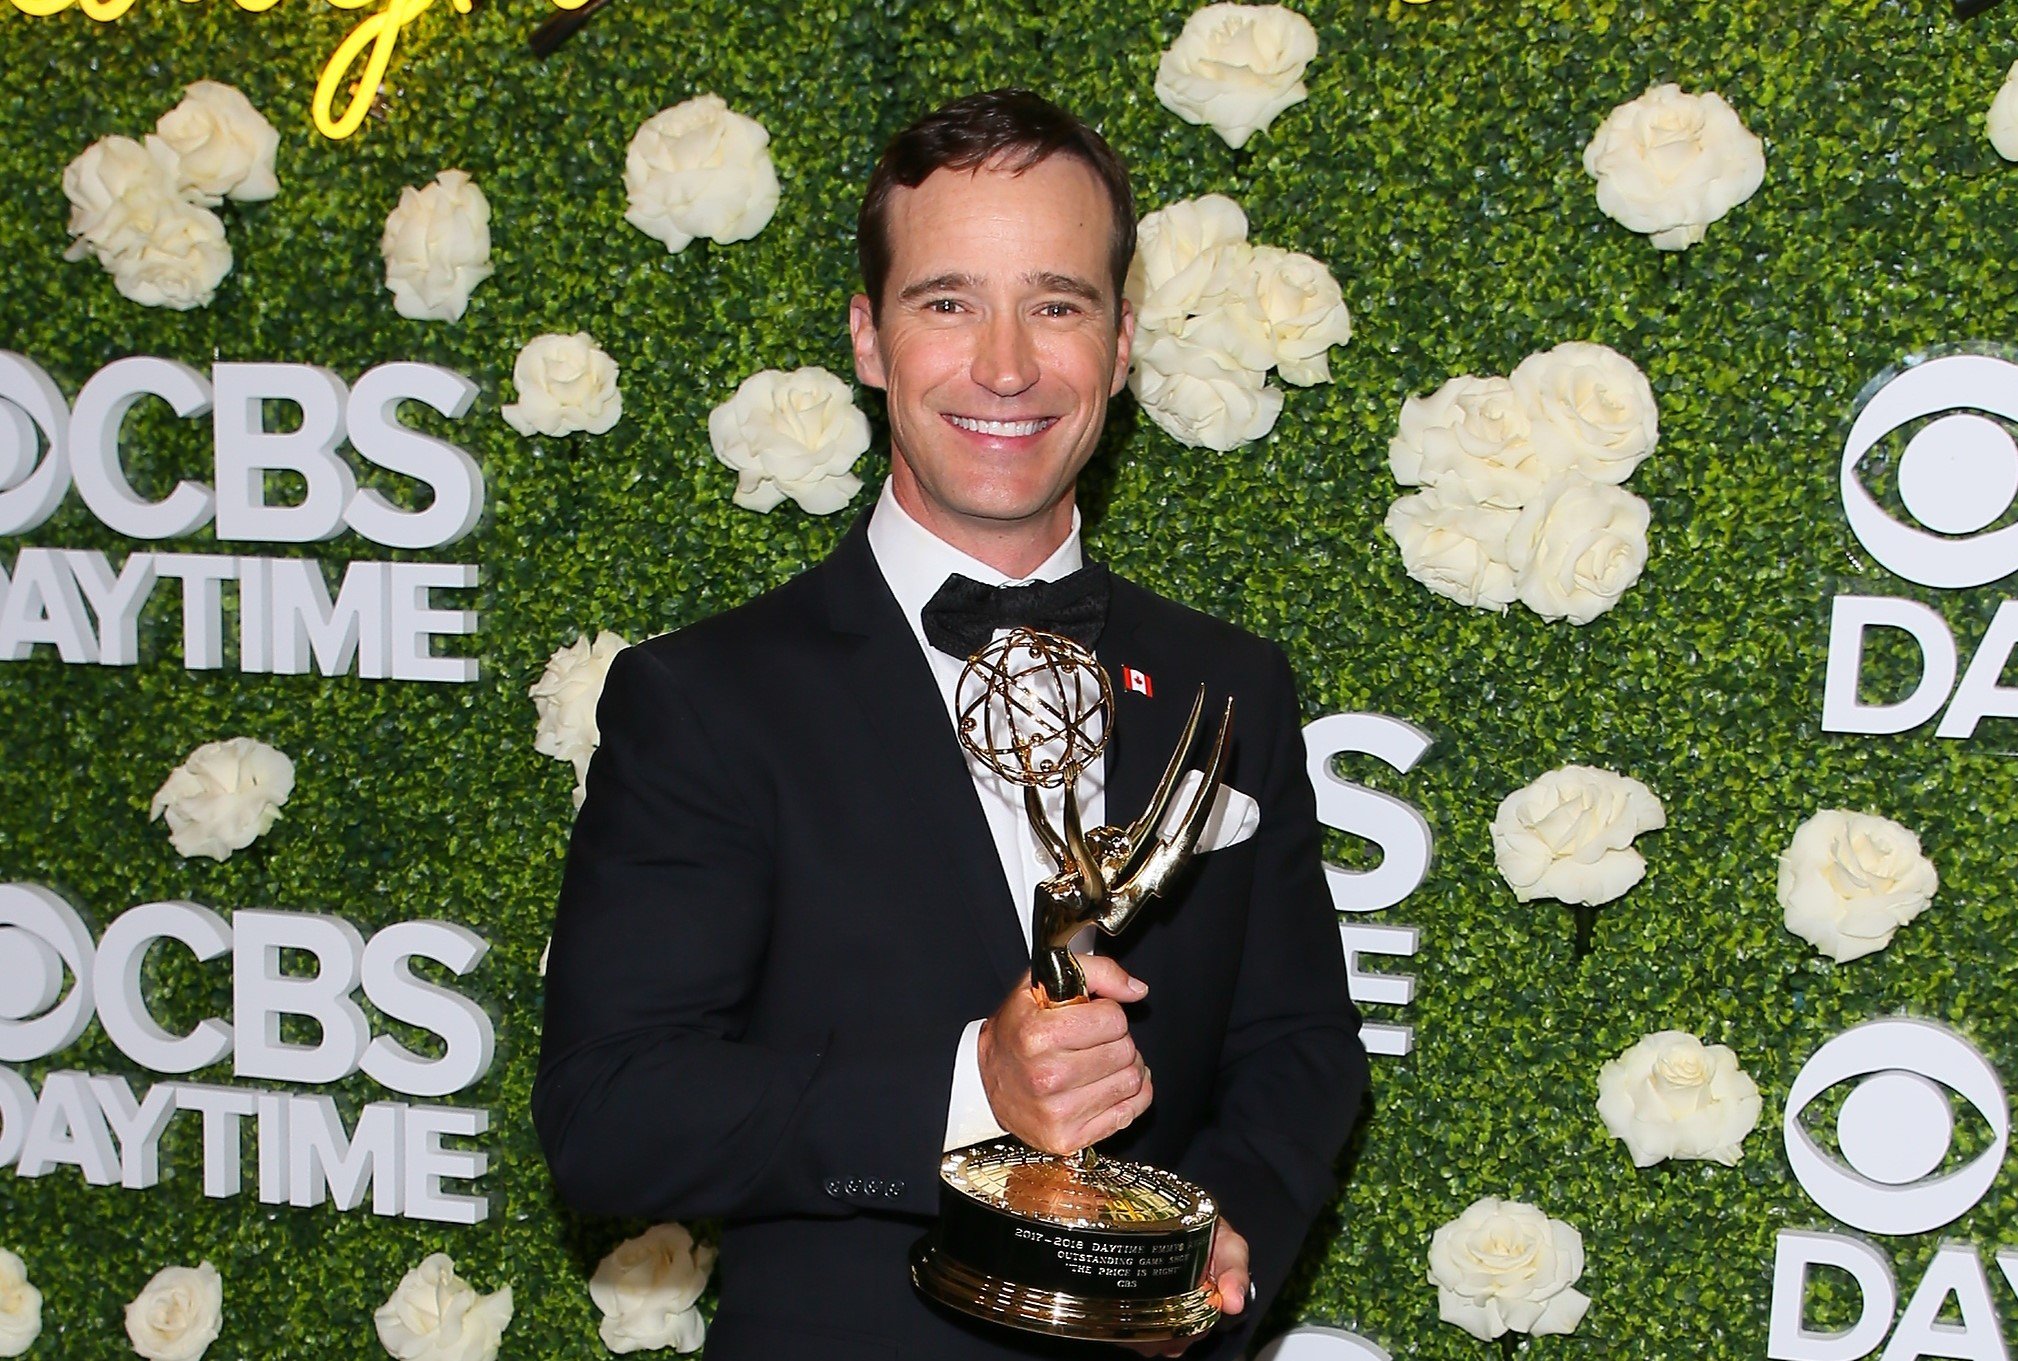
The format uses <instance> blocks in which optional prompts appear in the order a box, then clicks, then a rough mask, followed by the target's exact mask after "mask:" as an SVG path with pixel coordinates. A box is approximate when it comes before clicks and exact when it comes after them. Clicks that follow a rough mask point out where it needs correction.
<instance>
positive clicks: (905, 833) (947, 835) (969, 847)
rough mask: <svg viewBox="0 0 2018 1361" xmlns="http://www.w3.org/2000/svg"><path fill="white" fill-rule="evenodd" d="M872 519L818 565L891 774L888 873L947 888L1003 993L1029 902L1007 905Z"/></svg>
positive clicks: (950, 910)
mask: <svg viewBox="0 0 2018 1361" xmlns="http://www.w3.org/2000/svg"><path fill="white" fill-rule="evenodd" d="M867 528H868V516H867V515H864V516H863V517H862V518H861V519H859V520H857V521H856V523H855V526H854V528H852V529H851V530H849V532H848V533H847V535H846V536H845V537H843V539H842V540H841V542H840V544H839V546H837V547H836V548H835V550H834V552H833V554H832V555H831V556H829V557H828V559H827V560H826V561H825V562H824V563H823V564H821V567H820V569H819V570H820V572H821V573H822V575H823V577H824V582H823V584H824V586H825V588H826V596H827V608H828V618H829V622H830V623H831V624H832V625H833V626H834V628H835V630H836V631H837V632H839V633H841V634H844V635H847V636H848V639H847V640H848V643H849V644H852V646H851V647H850V648H849V649H848V650H847V651H846V658H847V660H846V662H845V664H844V668H843V669H844V670H845V672H846V680H847V686H848V691H849V693H850V695H851V697H852V698H853V700H854V701H855V703H856V705H857V706H858V707H859V709H860V711H861V712H862V714H863V715H864V717H866V718H867V719H868V721H869V724H870V727H871V728H872V730H873V732H874V739H875V741H874V745H875V747H876V750H877V752H878V754H879V756H880V758H881V759H882V760H884V761H885V762H887V764H888V766H889V768H890V776H891V778H890V780H889V782H888V785H889V787H890V788H891V789H893V790H894V791H896V792H895V799H896V802H895V804H894V806H892V807H890V808H888V809H886V810H884V813H885V816H886V820H887V822H888V824H889V827H890V836H891V842H892V852H893V853H892V855H891V857H890V862H889V863H890V865H891V873H893V874H897V873H903V872H904V867H906V866H915V867H917V870H918V872H919V873H922V874H924V875H926V876H928V877H929V879H930V880H931V881H932V882H934V883H937V884H939V885H941V886H942V887H943V888H944V895H943V896H944V900H945V903H946V908H945V912H946V915H947V916H948V917H957V918H959V919H961V920H962V921H964V922H965V923H966V925H965V927H964V928H963V927H961V926H959V925H956V924H954V923H952V922H948V923H947V924H946V927H945V930H946V931H947V933H948V938H949V939H954V938H957V937H955V936H954V935H953V933H956V932H964V933H965V934H966V935H967V938H968V939H970V940H971V941H972V942H973V943H974V944H975V946H976V947H977V948H978V949H979V950H980V951H981V953H982V954H983V956H984V957H985V958H986V959H987V960H988V962H989V965H990V967H991V968H992V969H993V970H994V972H995V973H996V974H997V975H998V979H999V982H1000V985H1001V988H1002V990H1003V991H1004V992H1006V991H1007V990H1008V989H1009V988H1010V986H1011V985H1013V984H1014V983H1015V981H1016V979H1017V977H1018V976H1019V975H1020V974H1021V973H1022V972H1023V970H1024V969H1025V968H1027V967H1028V966H1029V962H1030V959H1029V952H1028V950H1027V949H1026V948H1025V946H1024V943H1023V934H1022V930H1021V927H1020V926H1019V925H1018V916H1019V914H1021V913H1023V912H1026V911H1028V908H1029V905H1028V904H1027V903H1026V904H1016V903H1013V902H1012V901H1011V898H1010V893H1009V883H1008V880H1007V879H1006V878H1004V877H1003V873H1002V862H1001V860H1000V859H999V857H998V856H997V855H996V851H995V840H994V837H993V836H992V835H991V834H990V833H989V830H988V819H987V817H986V815H985V814H983V812H982V811H981V803H980V799H979V797H978V796H977V795H976V794H975V791H974V781H973V777H972V776H971V775H969V774H968V770H967V758H966V755H965V753H964V752H963V751H962V750H961V747H960V740H959V738H958V737H956V736H955V735H954V733H953V726H952V724H951V723H950V722H949V721H948V720H947V718H946V710H945V703H944V701H943V700H942V699H941V698H940V694H939V687H938V684H937V682H936V681H934V680H933V677H932V669H931V665H930V664H929V663H928V662H927V661H926V660H925V656H924V653H923V651H922V650H921V649H920V648H919V646H918V640H917V638H916V637H915V636H914V635H913V634H912V632H911V629H910V626H909V625H908V624H906V623H905V621H904V617H903V614H902V613H901V611H900V609H899V607H898V605H897V601H896V598H895V597H894V596H892V595H891V594H890V588H889V584H888V583H887V582H885V581H884V580H883V574H882V572H881V570H880V569H879V568H878V567H877V566H876V559H875V555H874V553H873V552H872V551H871V549H870V547H869V536H868V532H867Z"/></svg>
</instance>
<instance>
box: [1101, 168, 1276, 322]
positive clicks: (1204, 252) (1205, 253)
mask: <svg viewBox="0 0 2018 1361" xmlns="http://www.w3.org/2000/svg"><path fill="white" fill-rule="evenodd" d="M1246 240H1247V214H1245V213H1243V212H1241V211H1240V205H1239V204H1237V203H1235V202H1234V201H1233V200H1232V199H1230V198H1228V197H1226V196H1225V195H1224V194H1207V195H1205V196H1204V197H1203V198H1195V199H1185V200H1183V201H1181V202H1178V203H1173V204H1171V205H1169V206H1168V207H1166V208H1159V209H1157V210H1156V211H1155V212H1153V213H1150V214H1149V215H1148V216H1146V217H1144V218H1143V219H1142V221H1141V222H1139V223H1137V224H1136V227H1135V258H1134V259H1133V260H1131V261H1130V262H1129V265H1128V283H1127V287H1126V288H1125V290H1124V292H1125V294H1126V296H1127V298H1128V301H1129V302H1130V303H1131V304H1132V305H1133V306H1134V308H1135V327H1136V334H1137V335H1138V336H1140V335H1141V334H1142V333H1143V332H1145V331H1162V330H1167V329H1169V328H1171V327H1173V326H1177V325H1180V324H1182V322H1183V321H1184V319H1185V318H1186V317H1188V316H1190V315H1191V314H1192V313H1193V312H1195V311H1196V310H1198V307H1199V305H1200V303H1201V301H1202V300H1203V298H1204V297H1205V293H1206V290H1207V288H1208V287H1209V286H1211V285H1212V284H1213V283H1214V278H1215V274H1216V273H1217V269H1218V265H1219V263H1220V262H1219V256H1218V248H1219V247H1221V246H1226V245H1232V244H1236V243H1239V242H1244V241H1246Z"/></svg>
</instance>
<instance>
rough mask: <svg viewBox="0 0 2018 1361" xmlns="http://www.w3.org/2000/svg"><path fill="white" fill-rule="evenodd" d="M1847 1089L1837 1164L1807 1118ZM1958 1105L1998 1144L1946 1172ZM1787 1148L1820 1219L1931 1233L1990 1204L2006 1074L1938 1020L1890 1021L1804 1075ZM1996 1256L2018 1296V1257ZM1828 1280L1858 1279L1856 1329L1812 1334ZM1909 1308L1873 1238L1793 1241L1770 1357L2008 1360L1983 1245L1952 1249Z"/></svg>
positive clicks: (1948, 1246)
mask: <svg viewBox="0 0 2018 1361" xmlns="http://www.w3.org/2000/svg"><path fill="white" fill-rule="evenodd" d="M1848 1082H1855V1084H1856V1085H1855V1086H1854V1087H1852V1088H1851V1089H1850V1092H1849V1094H1848V1095H1847V1096H1846V1097H1845V1098H1844V1100H1843V1103H1842V1106H1841V1108H1840V1110H1839V1111H1838V1113H1837V1116H1836V1141H1835V1142H1836V1145H1837V1148H1838V1150H1839V1151H1840V1153H1841V1158H1840V1160H1838V1158H1837V1157H1836V1156H1834V1155H1832V1154H1831V1153H1829V1152H1828V1151H1827V1150H1826V1149H1825V1148H1824V1147H1823V1146H1822V1144H1821V1143H1820V1142H1819V1141H1817V1140H1816V1138H1815V1136H1814V1134H1813V1132H1812V1131H1811V1130H1810V1128H1809V1124H1808V1122H1807V1121H1804V1120H1803V1119H1802V1116H1803V1113H1804V1112H1805V1111H1806V1110H1807V1108H1808V1107H1809V1106H1810V1105H1811V1104H1813V1103H1814V1102H1815V1100H1816V1099H1817V1098H1818V1097H1820V1096H1821V1095H1822V1094H1823V1093H1824V1092H1827V1091H1828V1090H1830V1089H1831V1088H1833V1087H1836V1086H1839V1085H1841V1084H1843V1083H1848ZM1951 1093H1952V1094H1953V1095H1951ZM1956 1097H1959V1098H1960V1100H1961V1103H1963V1104H1966V1106H1967V1107H1968V1108H1969V1109H1970V1110H1971V1111H1973V1112H1974V1113H1975V1115H1976V1116H1978V1117H1980V1118H1981V1120H1982V1122H1983V1124H1984V1126H1985V1128H1986V1129H1987V1131H1988V1135H1987V1140H1983V1139H1978V1140H1975V1141H1973V1142H1974V1143H1975V1144H1977V1145H1978V1147H1977V1148H1976V1151H1975V1152H1974V1153H1973V1154H1971V1155H1970V1156H1969V1157H1968V1158H1967V1159H1966V1160H1965V1161H1963V1162H1962V1163H1961V1165H1960V1166H1956V1167H1952V1168H1950V1169H1949V1170H1947V1171H1941V1169H1942V1167H1943V1166H1944V1165H1945V1164H1947V1163H1949V1162H1951V1161H1952V1160H1953V1154H1954V1149H1955V1144H1956V1126H1955V1107H1956V1104H1957V1102H1956V1100H1955V1098H1956ZM1781 1136H1782V1138H1783V1140H1784V1142H1785V1145H1786V1151H1787V1162H1788V1165H1789V1166H1790V1167H1791V1168H1792V1169H1793V1173H1794V1178H1795V1180H1797V1181H1798V1182H1799V1183H1800V1184H1801V1189H1802V1190H1803V1191H1805V1192H1806V1193H1807V1194H1808V1197H1809V1199H1810V1200H1812V1201H1813V1202H1814V1204H1815V1206H1816V1208H1818V1209H1820V1210H1821V1211H1822V1213H1824V1214H1826V1215H1828V1216H1829V1217H1830V1218H1832V1219H1835V1220H1837V1221H1839V1222H1840V1223H1842V1224H1845V1225H1848V1226H1849V1227H1851V1228H1853V1229H1861V1230H1862V1231H1863V1232H1864V1233H1867V1234H1877V1235H1882V1236H1885V1237H1899V1236H1903V1235H1911V1234H1925V1233H1931V1232H1933V1231H1934V1230H1935V1229H1938V1228H1941V1227H1942V1226H1943V1225H1946V1224H1950V1223H1953V1222H1954V1221H1955V1220H1957V1219H1959V1218H1961V1217H1962V1216H1963V1215H1965V1214H1967V1213H1968V1212H1969V1211H1970V1210H1972V1209H1974V1208H1975V1207H1976V1206H1977V1205H1978V1204H1980V1203H1981V1202H1982V1200H1983V1198H1984V1197H1985V1196H1986V1195H1988V1194H1989V1192H1990V1187H1991V1185H1992V1184H1993V1183H1994V1182H1995V1181H1996V1180H1997V1174H1998V1172H1999V1171H2000V1170H2001V1169H2002V1167H2003V1164H2004V1155H2005V1152H2006V1151H2007V1149H2008V1148H2009V1146H2010V1142H2011V1111H2010V1106H2009V1103H2008V1102H2007V1100H2006V1098H2005V1093H2004V1084H2003V1081H2002V1080H2001V1079H2000V1078H1999V1077H1998V1075H1997V1070H1996V1069H1995V1068H1994V1067H1992V1066H1991V1064H1990V1062H1989V1060H1987V1059H1985V1058H1984V1057H1983V1055H1982V1054H1981V1053H1979V1052H1977V1050H1976V1048H1975V1047H1974V1046H1973V1045H1971V1044H1970V1043H1969V1042H1968V1041H1967V1040H1965V1039H1963V1038H1962V1037H1961V1036H1960V1035H1958V1034H1956V1033H1955V1032H1954V1031H1952V1030H1949V1029H1947V1028H1946V1027H1945V1026H1940V1025H1936V1024H1934V1023H1932V1022H1929V1021H1921V1020H1911V1019H1905V1018H1887V1019H1884V1020H1876V1021H1867V1022H1865V1023H1864V1024H1863V1025H1860V1026H1857V1027H1856V1028H1854V1029H1852V1030H1848V1031H1845V1032H1844V1033H1843V1034H1841V1035H1838V1036H1836V1037H1835V1038H1834V1039H1832V1040H1830V1041H1829V1042H1828V1043H1826V1044H1824V1045H1823V1046H1822V1047H1821V1048H1820V1049H1818V1050H1816V1051H1815V1053H1814V1054H1813V1055H1812V1056H1811V1057H1810V1058H1809V1059H1808V1061H1807V1063H1805V1064H1803V1065H1802V1067H1801V1071H1800V1073H1799V1074H1798V1075H1797V1076H1796V1077H1795V1079H1794V1085H1793V1089H1792V1090H1791V1091H1789V1092H1788V1093H1787V1106H1786V1113H1785V1115H1784V1117H1783V1118H1782V1121H1781ZM1937 1173H1938V1175H1936V1174H1937ZM1995 1257H1996V1263H1997V1267H1998V1269H1999V1271H2000V1273H2001V1274H2002V1275H2003V1277H2004V1279H2005V1281H2006V1282H2007V1284H2009V1285H2010V1286H2011V1287H2012V1288H2013V1289H2018V1248H2000V1249H1998V1250H1997V1252H1996V1254H1995ZM1817 1268H1829V1269H1831V1270H1832V1271H1834V1272H1840V1273H1843V1274H1845V1275H1847V1276H1848V1278H1849V1283H1850V1284H1851V1286H1852V1290H1851V1292H1850V1296H1849V1298H1851V1299H1852V1300H1854V1301H1856V1302H1857V1306H1858V1307H1857V1317H1856V1320H1855V1321H1854V1322H1853V1323H1851V1324H1850V1325H1849V1326H1848V1327H1845V1328H1839V1329H1824V1328H1817V1327H1811V1326H1810V1325H1809V1313H1810V1311H1809V1308H1808V1299H1809V1293H1810V1288H1811V1286H1812V1285H1813V1283H1814V1278H1815V1274H1816V1269H1817ZM1899 1297H1900V1289H1899V1282H1898V1278H1897V1277H1896V1275H1895V1274H1894V1272H1893V1267H1892V1260H1891V1257H1890V1255H1889V1254H1888V1253H1887V1252H1886V1251H1885V1249H1884V1248H1882V1247H1880V1246H1878V1245H1877V1244H1875V1243H1873V1242H1871V1241H1870V1240H1869V1239H1866V1238H1863V1237H1858V1236H1854V1235H1851V1234H1843V1233H1828V1232H1820V1231H1812V1230H1808V1231H1803V1230H1792V1229H1789V1230H1782V1231H1781V1233H1780V1235H1779V1239H1778V1242H1777V1245H1776V1251H1775V1255H1774V1261H1773V1302H1772V1313H1771V1322H1770V1325H1769V1331H1768V1336H1767V1341H1766V1355H1767V1356H1768V1357H1769V1358H1772V1361H1858V1359H1859V1358H1862V1357H1866V1356H1871V1355H1873V1354H1875V1353H1877V1352H1878V1349H1879V1348H1880V1346H1883V1348H1884V1351H1883V1361H1911V1358H1915V1357H1921V1356H1947V1357H1981V1358H1995V1359H1996V1361H2004V1358H2006V1357H2008V1355H2009V1352H2008V1351H2007V1349H2006V1347H2005V1344H2004V1339H2003V1329H2002V1321H2001V1319H2000V1317H1999V1314H1998V1309H1997V1304H1996V1301H1995V1300H1994V1299H1993V1298H1992V1297H1991V1293H1990V1280H1989V1275H1988V1273H1987V1272H1986V1271H1985V1269H1984V1265H1983V1258H1982V1255H1981V1254H1980V1253H1979V1252H1978V1250H1977V1248H1976V1247H1975V1246H1974V1245H1973V1244H1969V1243H1956V1242H1946V1243H1943V1244H1942V1245H1941V1246H1940V1248H1939V1249H1938V1250H1937V1251H1936V1252H1935V1255H1934V1259H1933V1261H1932V1262H1931V1263H1930V1264H1929V1265H1928V1267H1927V1270H1926V1273H1925V1274H1924V1275H1922V1276H1921V1278H1920V1280H1919V1283H1918V1284H1917V1285H1916V1286H1915V1287H1914V1289H1913V1291H1912V1294H1911V1296H1910V1298H1908V1299H1907V1302H1906V1307H1905V1311H1904V1313H1903V1314H1900V1313H1897V1309H1898V1302H1899ZM1837 1298H1838V1299H1841V1298H1843V1292H1841V1291H1840V1290H1838V1291H1837ZM1951 1300H1952V1304H1951ZM1895 1317H1896V1318H1897V1326H1896V1327H1894V1319H1895ZM1956 1317H1959V1320H1960V1321H1959V1322H1956V1321H1954V1319H1955V1318H1956ZM1887 1334H1889V1335H1890V1341H1889V1342H1888V1341H1887Z"/></svg>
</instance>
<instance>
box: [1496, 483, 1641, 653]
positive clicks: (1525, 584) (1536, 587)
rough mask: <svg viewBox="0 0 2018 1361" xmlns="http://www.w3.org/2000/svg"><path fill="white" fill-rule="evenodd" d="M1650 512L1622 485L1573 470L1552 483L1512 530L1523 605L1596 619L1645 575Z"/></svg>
mask: <svg viewBox="0 0 2018 1361" xmlns="http://www.w3.org/2000/svg"><path fill="white" fill-rule="evenodd" d="M1651 518H1652V515H1651V512H1649V511H1648V509H1647V503H1646V502H1645V501H1642V500H1641V499H1640V498H1639V497H1637V496H1635V495H1633V494H1632V493H1631V492H1629V491H1627V490H1625V488H1623V487H1610V486H1605V485H1604V484H1602V483H1591V482H1586V481H1585V480H1584V479H1582V478H1581V477H1574V476H1573V477H1565V478H1562V479H1561V480H1559V481H1557V482H1555V483H1552V484H1551V485H1550V486H1548V487H1547V488H1546V489H1544V490H1543V492H1542V494H1541V495H1540V496H1539V497H1538V498H1536V499H1535V500H1534V501H1533V502H1532V503H1530V504H1529V505H1528V506H1527V508H1526V509H1525V510H1523V511H1521V516H1520V519H1518V520H1516V521H1515V522H1514V527H1513V529H1512V530H1511V531H1510V532H1509V533H1508V534H1507V562H1508V563H1509V564H1510V565H1511V566H1512V567H1513V570H1514V582H1515V584H1516V585H1517V586H1518V587H1519V588H1520V600H1521V603H1522V604H1523V605H1526V606H1527V607H1528V608H1529V609H1531V610H1533V611H1534V612H1535V613H1536V614H1539V615H1541V616H1542V617H1543V618H1545V619H1567V620H1569V621H1570V622H1571V623H1572V624H1588V623H1590V622H1591V620H1593V619H1595V618H1597V617H1598V616H1599V615H1601V614H1603V613H1604V612H1605V611H1606V610H1608V609H1610V608H1611V607H1612V606H1614V605H1616V604H1618V603H1619V596H1620V595H1621V594H1623V593H1624V591H1625V589H1626V588H1627V587H1628V586H1631V585H1632V584H1633V583H1634V582H1635V581H1638V580H1639V579H1640V572H1641V570H1642V569H1643V568H1644V567H1645V566H1646V565H1647V524H1648V522H1649V521H1650V519H1651Z"/></svg>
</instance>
